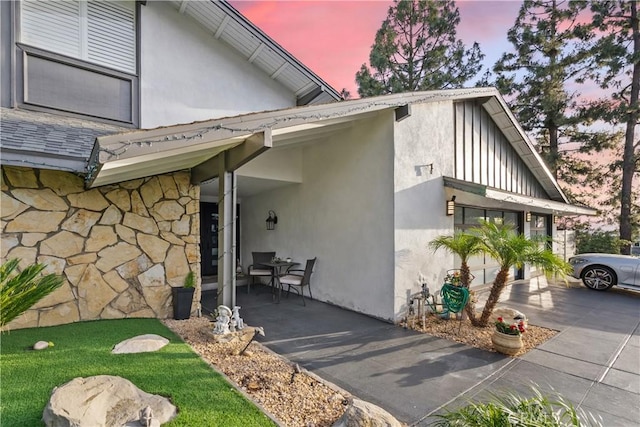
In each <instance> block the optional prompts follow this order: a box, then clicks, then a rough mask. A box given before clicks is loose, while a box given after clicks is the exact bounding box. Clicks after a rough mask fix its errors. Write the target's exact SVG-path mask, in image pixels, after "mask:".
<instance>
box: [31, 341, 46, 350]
mask: <svg viewBox="0 0 640 427" xmlns="http://www.w3.org/2000/svg"><path fill="white" fill-rule="evenodd" d="M45 348H49V342H48V341H38V342H37V343H35V344H34V345H33V349H34V350H44V349H45Z"/></svg>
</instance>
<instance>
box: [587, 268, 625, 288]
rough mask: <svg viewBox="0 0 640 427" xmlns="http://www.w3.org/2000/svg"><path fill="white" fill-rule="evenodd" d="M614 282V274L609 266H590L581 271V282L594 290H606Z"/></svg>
mask: <svg viewBox="0 0 640 427" xmlns="http://www.w3.org/2000/svg"><path fill="white" fill-rule="evenodd" d="M616 282H617V278H616V274H615V273H614V272H613V270H611V269H610V268H609V267H601V266H592V267H587V268H585V269H584V271H583V272H582V283H584V285H585V286H586V287H587V288H590V289H594V290H596V291H606V290H607V289H609V288H610V287H612V286H613V285H615V284H616Z"/></svg>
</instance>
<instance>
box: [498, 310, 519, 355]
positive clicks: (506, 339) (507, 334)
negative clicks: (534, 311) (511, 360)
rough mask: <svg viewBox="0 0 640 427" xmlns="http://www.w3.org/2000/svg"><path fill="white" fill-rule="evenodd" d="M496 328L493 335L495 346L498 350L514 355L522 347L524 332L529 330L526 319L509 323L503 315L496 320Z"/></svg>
mask: <svg viewBox="0 0 640 427" xmlns="http://www.w3.org/2000/svg"><path fill="white" fill-rule="evenodd" d="M495 326H496V330H495V331H494V333H493V335H492V336H491V342H492V343H493V348H495V349H496V351H498V352H500V353H503V354H507V355H509V356H513V355H515V354H517V353H518V352H519V351H520V349H522V334H524V333H525V332H526V330H527V326H526V323H525V321H524V320H519V321H518V322H513V323H507V322H505V321H504V319H503V318H502V317H498V319H497V320H496V322H495Z"/></svg>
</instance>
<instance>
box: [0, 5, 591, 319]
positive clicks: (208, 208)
mask: <svg viewBox="0 0 640 427" xmlns="http://www.w3.org/2000/svg"><path fill="white" fill-rule="evenodd" d="M29 3H31V2H29ZM80 3H81V4H85V3H84V2H80ZM24 4H25V3H24V2H21V3H11V4H8V3H2V16H1V19H2V23H3V26H2V28H3V30H2V31H7V30H6V28H7V25H4V24H5V23H6V24H13V27H11V26H10V27H11V28H13V29H14V30H13V32H11V34H10V35H11V37H10V38H9V39H10V40H11V41H10V42H7V37H5V34H3V38H2V40H3V42H2V43H3V45H2V52H3V56H2V67H3V73H2V74H3V81H2V84H3V86H2V87H3V97H2V106H3V108H2V212H1V213H2V259H3V260H4V259H8V258H14V257H19V258H21V259H23V262H25V263H27V262H34V261H38V262H45V263H47V264H48V265H49V270H50V271H54V272H56V273H59V274H63V275H64V277H65V278H66V282H65V285H64V286H63V288H62V289H60V290H58V291H56V292H55V293H54V294H52V295H51V296H49V297H47V298H46V299H45V300H43V301H41V302H40V303H39V304H38V305H37V306H36V307H35V308H34V309H32V310H29V311H28V312H27V313H26V314H25V315H23V316H21V318H19V319H16V321H15V322H14V324H12V325H11V327H15V328H17V327H28V326H44V325H51V324H58V323H67V322H73V321H79V320H89V319H99V318H118V317H136V316H137V317H140V316H147V317H167V316H169V315H170V302H171V301H170V290H171V287H172V286H180V285H181V284H182V281H183V280H184V277H185V276H186V274H187V272H188V271H189V270H192V271H194V272H196V273H198V275H199V276H201V275H206V274H211V273H213V274H215V275H216V276H217V281H218V289H219V290H220V291H219V293H220V298H219V299H220V301H221V302H223V303H225V304H227V305H232V304H234V302H235V295H236V292H237V290H238V289H239V288H237V284H238V281H237V277H236V274H235V272H236V268H237V267H238V264H240V265H244V266H246V265H248V264H250V263H251V252H252V251H276V253H277V254H278V255H279V256H282V257H286V256H290V257H292V258H294V260H296V261H298V262H301V263H302V262H303V261H304V260H305V259H307V258H313V257H317V258H318V262H317V264H316V268H315V270H314V273H313V276H312V283H313V285H312V286H313V294H314V297H315V298H316V299H319V300H322V301H326V302H330V303H332V304H336V305H339V306H342V307H345V308H348V309H351V310H355V311H359V312H362V313H366V314H369V315H372V316H375V317H379V318H382V319H386V320H389V321H396V320H398V319H399V318H400V316H402V314H403V313H404V311H405V310H406V305H407V303H408V300H409V296H410V295H411V294H413V293H414V292H416V291H418V290H419V289H420V285H421V283H422V281H423V280H426V282H427V283H428V284H429V285H430V286H431V287H432V290H436V289H438V288H439V286H440V283H441V282H442V279H443V276H444V275H445V273H446V270H447V269H449V268H454V267H456V261H455V260H454V258H453V256H450V255H447V254H445V253H444V252H442V253H440V252H438V253H432V252H431V251H430V250H429V249H428V248H427V244H428V242H429V241H430V240H432V239H433V238H434V237H436V236H438V235H441V234H450V233H452V232H453V231H454V230H456V229H464V228H466V227H469V226H472V225H475V224H477V219H478V218H488V219H491V220H494V221H508V222H512V223H513V224H515V225H516V226H517V227H518V229H519V230H520V231H521V232H523V233H525V234H526V235H535V234H545V235H549V236H553V235H554V233H555V225H554V218H555V217H557V216H563V215H575V214H592V213H593V210H591V209H588V208H584V207H580V206H574V205H571V204H569V203H568V201H567V198H566V196H565V195H564V194H563V192H562V190H561V189H560V188H559V186H558V184H557V183H556V182H555V180H554V179H553V177H552V175H551V174H550V173H549V170H548V169H547V168H546V167H545V166H544V163H543V162H542V160H541V159H540V157H539V156H538V155H537V153H536V151H535V149H534V148H533V146H532V145H531V143H530V141H529V140H528V139H527V137H526V135H525V133H524V131H523V130H522V128H521V127H520V126H519V124H518V123H517V121H516V120H515V118H514V117H513V115H512V114H511V112H510V111H509V109H508V107H507V105H506V103H505V102H504V100H503V99H502V97H501V96H500V94H499V93H498V92H497V90H495V89H493V88H476V89H458V90H448V91H433V92H417V93H409V94H398V95H389V96H383V97H376V98H367V99H358V100H351V101H342V102H335V103H334V102H332V101H337V100H338V99H339V95H338V93H337V92H336V91H335V90H334V89H332V88H330V87H329V86H328V85H326V83H324V82H323V81H322V80H321V79H320V78H319V77H318V76H316V75H315V74H313V73H312V72H311V71H310V70H308V69H307V68H306V67H304V66H303V65H302V64H300V63H299V62H298V61H297V60H295V58H293V57H291V56H290V55H289V54H287V53H286V52H285V51H284V50H283V49H282V48H280V47H279V46H278V45H277V44H276V43H275V42H273V41H272V40H270V39H268V37H266V36H265V35H264V34H263V33H261V32H260V31H259V30H258V29H256V28H255V27H253V26H252V25H251V24H250V23H249V22H248V21H246V19H244V18H242V17H241V16H240V15H239V14H238V13H237V11H235V10H233V8H231V7H230V6H229V5H227V4H226V3H224V2H196V1H193V2H191V1H183V2H136V3H135V4H133V3H122V4H121V3H118V6H119V7H120V6H122V7H125V8H128V9H126V10H129V11H133V16H134V19H133V21H132V22H133V23H134V24H135V25H134V27H135V31H134V32H135V34H136V36H135V40H136V42H135V43H134V47H135V49H134V50H135V53H136V60H135V61H134V62H135V63H136V64H137V65H136V66H135V67H134V68H133V69H127V70H124V71H117V72H116V71H113V70H112V68H113V65H110V66H109V67H106V68H102V66H98V65H96V64H95V63H94V62H95V61H94V59H91V57H89V58H88V59H87V58H80V59H78V58H75V57H74V58H71V57H68V56H63V55H62V54H58V53H52V52H50V51H49V50H46V48H44V47H39V46H32V45H31V44H29V43H32V44H37V40H36V41H33V40H32V39H29V38H28V37H27V36H25V33H24V31H23V32H18V31H16V30H15V27H16V26H17V25H18V24H20V28H22V29H24V28H27V27H28V24H29V22H30V21H29V19H28V13H29V11H28V10H27V9H25V7H24ZM87 4H88V5H89V6H87ZM91 4H92V2H88V3H86V4H85V6H83V7H87V8H90V7H91ZM203 8H205V9H203ZM25 11H26V12H25ZM80 13H82V11H80ZM85 13H88V11H85ZM25 14H26V15H27V18H25ZM121 15H122V11H120V10H119V11H118V16H121ZM125 15H126V14H125ZM194 23H198V25H194ZM166 27H169V30H167V29H166ZM89 28H91V27H90V26H89ZM27 34H28V31H27ZM225 37H227V38H228V40H229V41H224V40H225ZM221 40H223V41H221ZM54 48H55V46H54V47H51V46H49V47H48V49H54ZM85 50H86V49H85ZM65 55H68V54H65ZM277 55H280V57H279V58H280V59H279V61H280V62H279V63H278V61H277V60H276V59H274V58H275V56H277ZM80 56H81V55H80ZM33 58H35V59H33ZM47 61H50V62H51V61H52V62H54V63H55V65H51V64H49V62H47ZM118 61H120V62H126V61H124V60H122V59H119V60H118ZM33 63H34V64H36V65H35V66H33V67H31V65H32V64H33ZM25 64H26V65H29V67H26V65H25ZM60 64H62V65H60ZM103 65H104V64H103ZM129 66H131V64H129ZM60 67H71V68H73V69H74V70H73V72H74V73H80V74H78V75H75V74H74V76H75V77H74V78H73V80H71V81H68V80H65V77H66V76H68V75H70V74H72V73H71V72H70V71H69V70H67V69H64V70H60ZM107 68H108V69H107ZM212 68H216V70H215V73H216V74H215V75H212V74H211V72H212ZM5 70H10V71H12V73H10V76H11V78H10V79H8V80H7V79H6V74H7V73H5V72H4V71H5ZM78 70H80V71H78ZM132 70H133V72H132ZM205 70H206V71H205ZM85 73H90V74H91V73H96V74H99V76H97V77H96V76H93V75H85ZM105 73H106V74H105ZM105 75H107V77H109V78H112V79H115V80H116V81H115V82H111V83H110V84H107V82H106V81H104V82H103V80H104V79H105V78H107V77H104V76H105ZM47 78H53V79H58V80H53V81H54V82H56V84H55V85H53V88H51V85H50V82H49V83H46V79H47ZM94 78H95V79H97V80H94ZM5 80H6V81H5ZM26 80H28V82H31V80H33V81H34V82H36V83H35V84H33V85H27V84H26V82H25V81H26ZM98 80H99V81H101V82H103V83H104V84H102V83H100V84H98V83H97V81H98ZM42 81H45V83H42ZM38 82H40V84H39V85H38ZM76 82H83V84H84V83H86V87H84V88H82V90H78V91H76V92H73V91H72V93H71V94H69V92H68V91H67V90H63V89H62V88H63V87H65V86H64V84H66V85H67V86H66V87H67V88H68V87H69V86H71V87H74V86H75V85H76ZM63 83H64V84H63ZM96 85H97V86H98V87H99V88H100V89H101V90H108V89H109V88H111V89H110V90H111V92H109V93H106V94H105V93H99V94H97V95H96V94H95V93H93V91H90V90H89V89H93V88H95V87H96ZM5 87H9V88H12V91H11V93H10V96H5V92H6V91H5V90H4V88H5ZM113 88H117V90H115V91H114V90H113ZM74 90H75V89H74ZM87 93H89V95H87ZM115 94H118V96H121V98H118V99H117V100H113V104H109V103H106V104H107V105H103V103H102V102H91V101H92V99H91V96H97V97H98V98H93V101H95V100H96V99H104V98H105V97H110V98H113V97H115V98H117V96H115ZM127 94H128V95H127ZM86 96H89V98H90V99H89V100H87V99H85V97H86ZM127 96H128V97H127ZM67 98H69V99H67ZM79 100H80V101H82V103H81V104H82V105H83V106H84V105H89V107H91V108H97V110H92V111H91V113H86V110H81V111H77V110H74V109H73V108H71V107H73V106H75V105H78V104H75V103H77V102H79ZM58 101H59V102H61V103H64V105H62V106H59V105H57V104H56V105H52V103H55V102H58ZM110 102H111V100H110ZM94 104H98V105H97V106H96V105H94ZM69 105H71V107H69ZM89 107H87V108H89ZM127 108H128V109H129V110H128V111H129V112H128V113H127V112H126V111H125V112H123V110H127ZM98 110H99V111H98ZM100 114H101V115H100ZM194 120H197V121H194ZM269 211H274V212H275V213H276V214H277V216H278V223H277V225H276V226H275V229H273V230H267V228H266V227H265V219H266V218H267V216H268V213H269ZM245 269H246V267H245ZM472 269H473V274H474V275H475V277H476V279H475V283H477V284H482V283H487V282H490V281H492V279H493V275H495V273H496V266H495V265H494V264H493V263H492V261H491V260H488V259H484V258H481V259H480V258H479V259H475V260H473V262H472ZM513 274H514V277H529V276H531V275H533V274H535V272H533V271H530V270H529V269H526V268H525V269H524V270H523V271H514V272H513ZM198 284H199V285H200V280H198ZM199 292H200V286H198V290H197V292H196V297H195V298H196V301H195V302H196V304H195V305H194V309H195V310H197V309H198V307H199V306H198V302H199Z"/></svg>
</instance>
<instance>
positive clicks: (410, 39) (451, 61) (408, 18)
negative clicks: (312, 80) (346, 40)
mask: <svg viewBox="0 0 640 427" xmlns="http://www.w3.org/2000/svg"><path fill="white" fill-rule="evenodd" d="M459 23H460V13H459V11H458V8H457V7H456V5H455V2H454V1H453V0H394V4H393V5H392V6H391V7H389V11H388V13H387V18H386V19H385V20H384V22H383V23H382V27H381V28H380V29H379V30H378V32H377V33H376V38H375V43H374V44H373V46H372V48H371V53H370V55H369V62H370V64H371V67H372V69H373V70H374V71H373V74H372V71H370V70H369V68H368V67H367V65H366V64H362V67H361V68H360V71H358V72H357V73H356V82H357V84H358V94H360V96H361V97H367V96H375V95H383V94H388V93H399V92H411V91H418V90H432V89H445V88H458V87H462V86H463V85H464V84H465V83H466V82H467V81H469V79H471V78H472V77H474V76H475V75H476V74H477V73H478V71H480V68H481V67H482V65H481V64H480V61H481V60H482V59H483V57H484V55H483V54H482V52H481V51H480V47H479V46H478V43H474V44H473V46H472V47H471V48H469V49H467V48H466V47H465V45H464V43H462V41H461V40H460V39H458V38H456V27H457V25H458V24H459Z"/></svg>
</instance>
